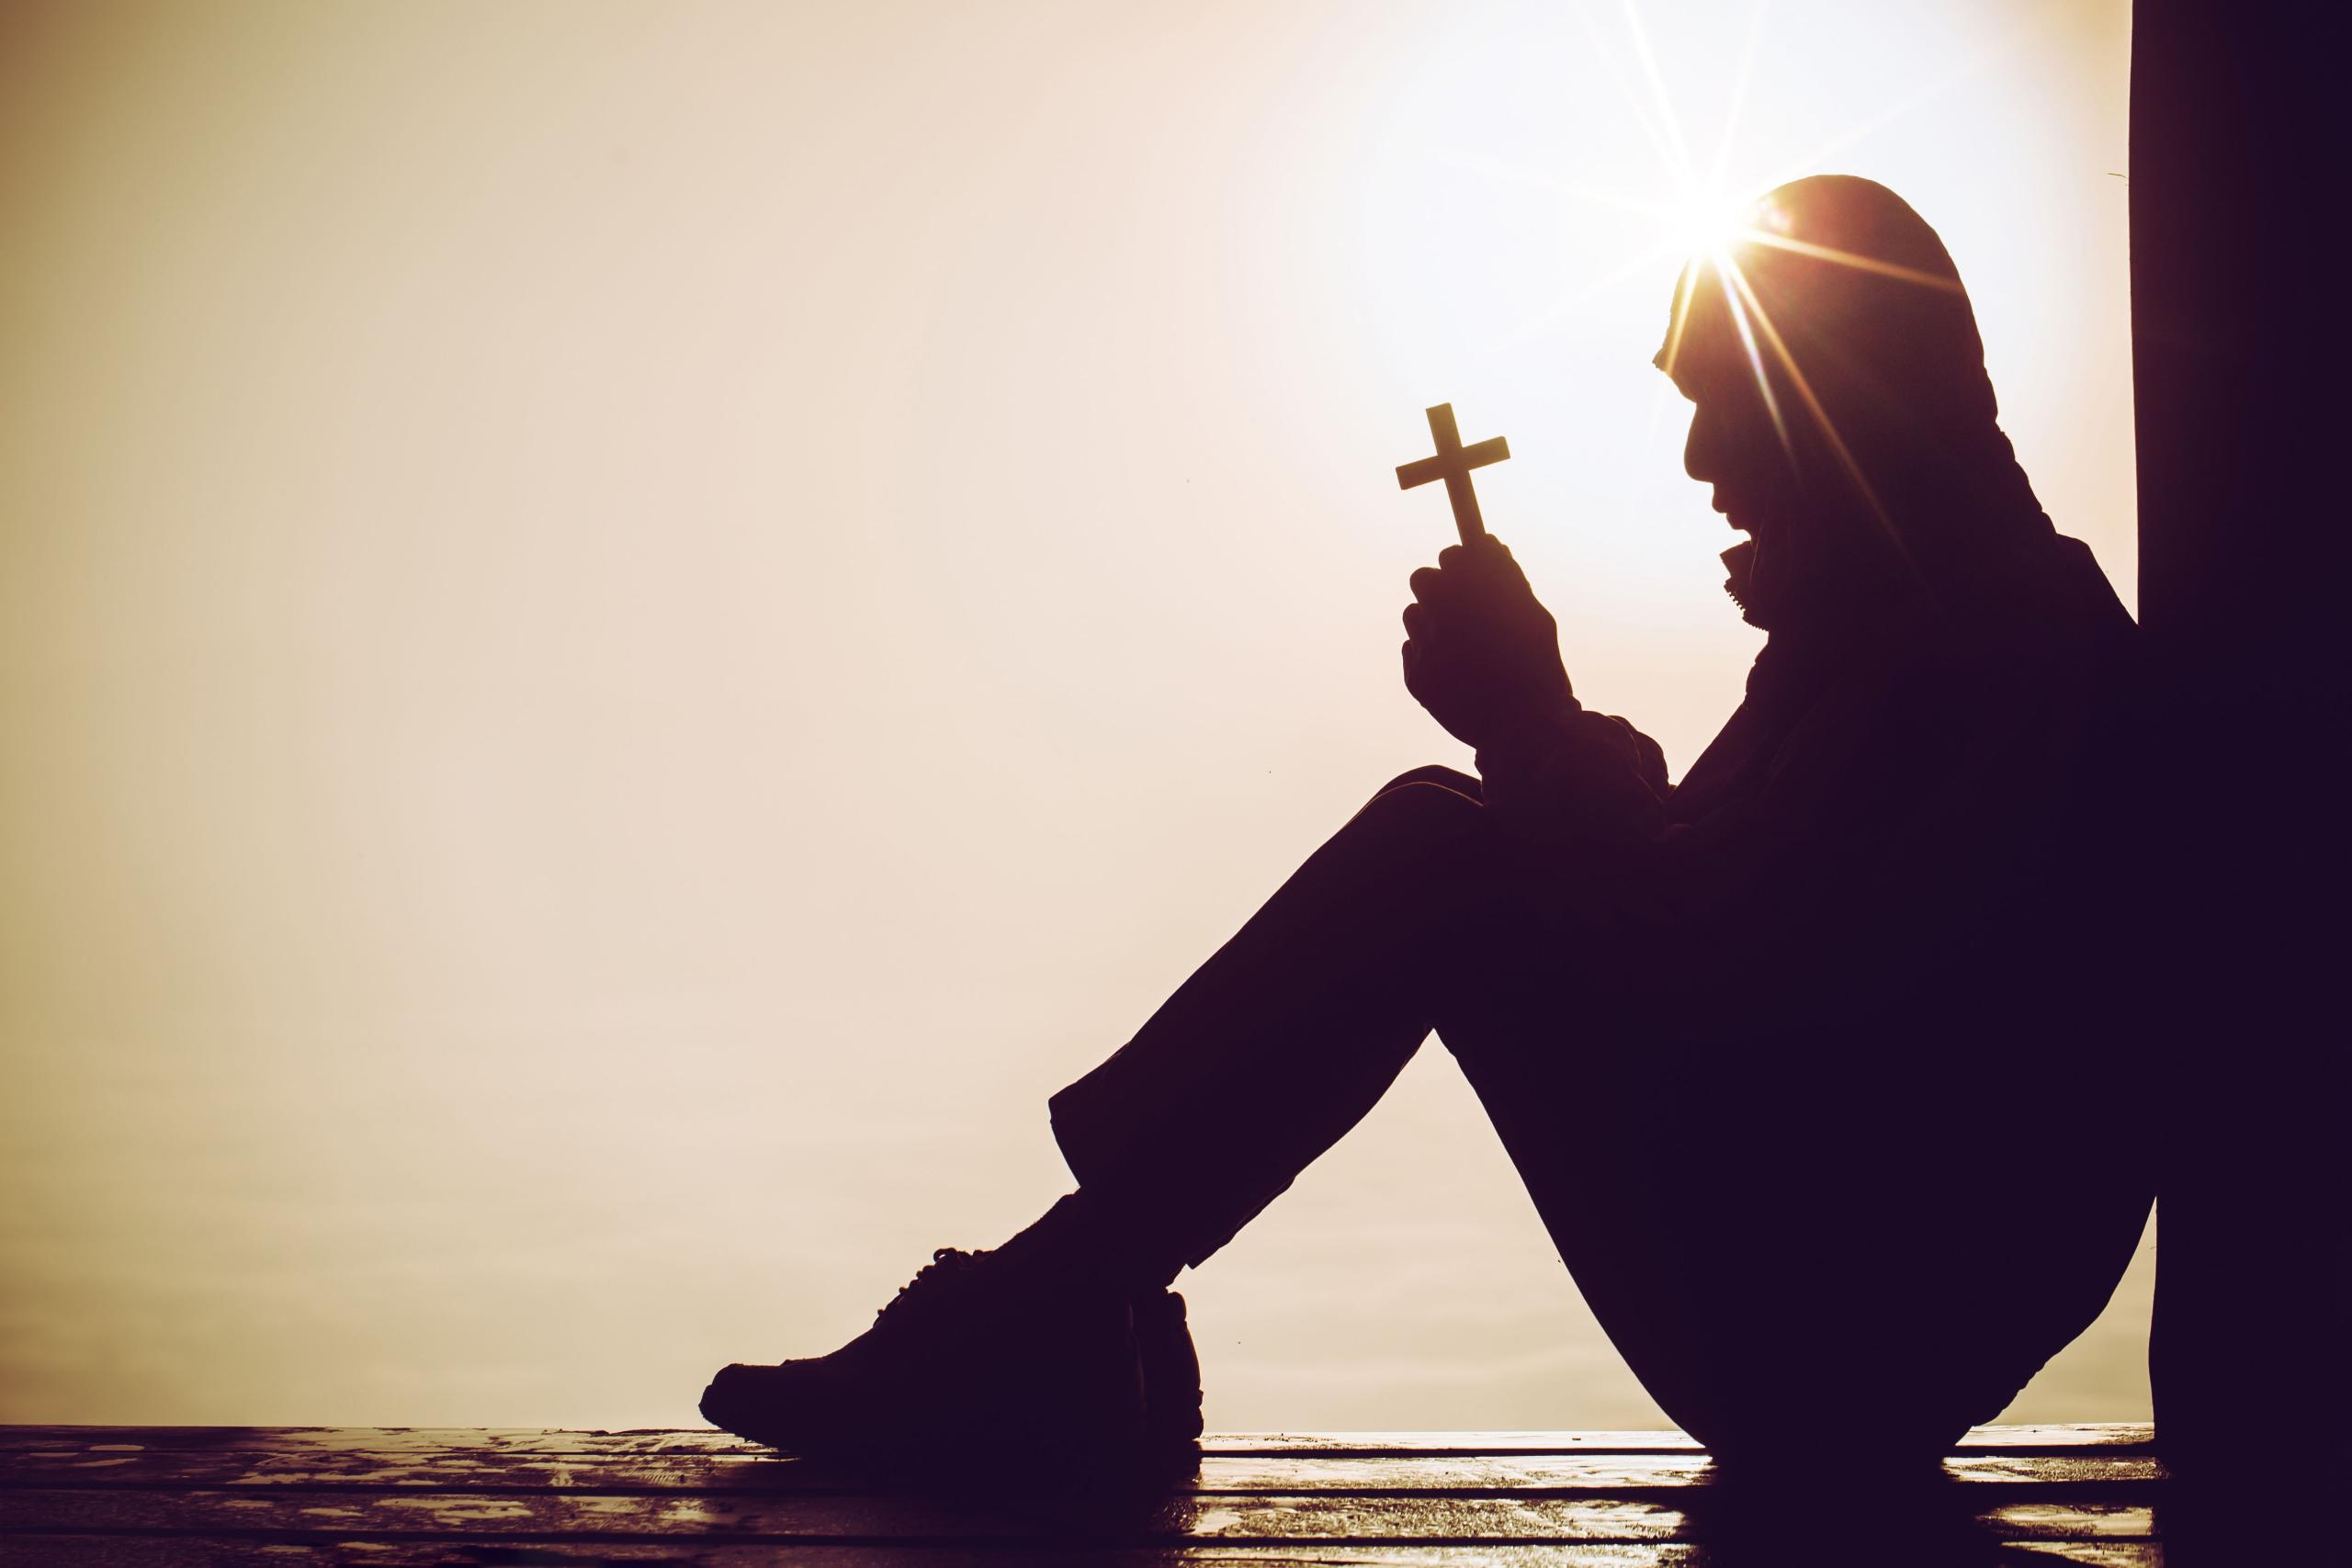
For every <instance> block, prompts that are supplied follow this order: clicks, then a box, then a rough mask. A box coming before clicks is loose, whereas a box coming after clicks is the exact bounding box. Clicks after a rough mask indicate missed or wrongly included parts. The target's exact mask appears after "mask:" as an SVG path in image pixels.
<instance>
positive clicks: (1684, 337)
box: [1657, 175, 2052, 631]
mask: <svg viewBox="0 0 2352 1568" xmlns="http://www.w3.org/2000/svg"><path fill="white" fill-rule="evenodd" d="M1657 364H1658V367H1660V368H1661V369H1663V370H1665V371H1666V372H1667V374H1668V375H1669V376H1671V377H1672V378H1674V381H1675V384H1676V386H1677V387H1678V388H1679V389H1681V390H1682V391H1683V393H1684V394H1685V395H1686V396H1688V397H1689V398H1690V399H1691V401H1692V402H1693V403H1694V404H1695V405H1696V407H1695V409H1694V412H1693V414H1692V418H1691V438H1690V443H1689V446H1688V447H1687V448H1686V450H1685V453H1684V467H1685V468H1687V470H1688V471H1689V472H1690V474H1691V478H1693V479H1698V480H1700V481H1701V482H1702V483H1704V484H1707V485H1709V486H1711V487H1713V500H1714V505H1715V509H1716V510H1717V511H1719V512H1721V513H1724V515H1725V517H1726V518H1727V519H1728V521H1729V522H1730V524H1731V525H1732V526H1733V527H1734V528H1736V529H1739V530H1741V531H1743V532H1745V533H1746V534H1747V536H1748V542H1747V543H1746V544H1742V545H1738V546H1735V547H1733V548H1732V549H1731V550H1729V551H1726V552H1725V555H1724V560H1725V564H1726V565H1727V566H1729V567H1730V568H1731V570H1732V581H1731V582H1730V583H1729V584H1728V585H1727V586H1729V587H1730V588H1731V590H1732V592H1733V594H1734V597H1736V598H1737V599H1739V600H1740V602H1741V604H1742V607H1743V608H1744V610H1745V611H1746V612H1747V618H1748V619H1749V620H1750V621H1752V622H1754V623H1755V624H1757V625H1758V626H1767V627H1770V628H1773V629H1774V630H1776V631H1777V630H1781V629H1783V628H1797V629H1810V628H1813V627H1815V626H1830V625H1839V624H1850V623H1853V622H1856V621H1858V620H1859V621H1870V622H1882V621H1885V620H1888V619H1890V618H1895V619H1903V620H1908V619H1912V618H1915V617H1917V616H1920V615H1973V613H1975V612H1977V611H1980V610H1982V609H1984V608H1985V604H1986V601H1987V598H1988V596H1990V597H1994V598H1997V597H1998V596H1999V595H2000V594H2001V593H2002V592H2003V591H2004V589H2005V587H2006V586H2008V585H2010V584H2013V583H2014V582H2015V581H2018V578H2019V576H2020V574H2029V575H2030V574H2032V573H2034V571H2035V570H2036V567H2037V565H2038V563H2039V561H2040V558H2041V557H2042V556H2043V555H2044V553H2045V552H2046V550H2047V547H2048V546H2049V545H2050V543H2051V541H2052V533H2051V528H2050V522H2049V519H2048V518H2047V517H2045V516H2043V515H2042V513H2041V506H2040V504H2039V503H2038V502H2036V501H2035V500H2034V497H2033V491H2032V487H2031V486H2030V484H2029V483H2028V482H2027V479H2026V477H2025V475H2024V473H2023V472H2022V471H2020V470H2019V468H2018V465H2017V460H2016V457H2015V455H2014V454H2013V453H2012V451H2011V449H2010V446H2009V443H2008V440H2007V437H2006V436H2004V435H2003V434H2001V430H2000V426H1999V424H1998V423H1997V421H1996V404H1995V401H1994V397H1993V386H1992V382H1991V381H1990V380H1989V379H1988V378H1986V376H1985V345H1984V341H1983V339H1982V338H1981V337H1979V335H1978V333H1977V330H1976V317H1975V313H1974V311H1973V310H1972V309H1971V308H1970V305H1969V301H1968V295H1967V293H1966V291H1965V290H1964V289H1963V288H1962V287H1961V281H1960V274H1959V272H1958V270H1957V269H1956V268H1955V267H1954V266H1953V265H1952V261H1951V255H1950V254H1949V253H1947V252H1946V251H1945V249H1944V246H1943V242H1942V241H1941V240H1939V238H1937V236H1936V231H1934V230H1933V229H1930V228H1929V227H1928V225H1927V223H1926V222H1925V221H1924V220H1922V219H1921V218H1920V217H1919V215H1918V214H1917V213H1916V212H1914V211H1913V210H1912V209H1911V208H1910V207H1909V205H1908V204H1906V203H1905V201H1904V200H1903V198H1902V197H1898V196H1896V195H1895V194H1894V192H1893V191H1890V190H1888V189H1887V188H1886V187H1885V186H1880V185H1876V184H1873V183H1872V182H1871V181H1869V180H1862V179H1855V178H1852V177H1849V176H1845V175H1821V176H1816V177H1815V178H1811V179H1804V180H1798V181H1795V182H1793V183H1792V184H1790V185H1785V186H1781V187H1780V188H1779V189H1777V190H1774V191H1772V192H1771V193H1770V195H1768V196H1765V197H1761V198H1760V199H1759V200H1758V201H1757V202H1756V203H1755V205H1754V207H1753V208H1752V209H1750V211H1749V212H1748V213H1747V215H1746V217H1745V220H1744V223H1743V226H1742V227H1741V228H1739V229H1738V230H1737V231H1735V234H1734V237H1733V238H1732V239H1730V240H1729V241H1728V242H1727V243H1726V244H1725V245H1724V247H1723V248H1721V249H1719V250H1717V251H1715V252H1713V254H1708V255H1703V256H1701V257H1699V258H1697V259H1695V260H1694V261H1693V262H1692V263H1691V265H1690V266H1688V267H1686V268H1685V269H1684V272H1683V276H1682V281H1681V283H1680V285H1679V287H1678V288H1677V289H1676V291H1675V298H1674V306H1673V314H1672V319H1671V322H1670V325H1669V327H1668V334H1667V342H1666V346H1665V347H1664V348H1663V349H1661V350H1660V351H1659V354H1658V356H1657Z"/></svg>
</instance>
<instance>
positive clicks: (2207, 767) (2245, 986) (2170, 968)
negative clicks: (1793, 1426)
mask: <svg viewBox="0 0 2352 1568" xmlns="http://www.w3.org/2000/svg"><path fill="white" fill-rule="evenodd" d="M2334 15H2335V7H2334V6H2316V5H2297V6H2287V5H2265V4H2259V3H2257V4H2233V5H2220V4H2177V3H2176V4H2162V3H2152V0H2140V3H2139V4H2137V5H2136V6H2134V10H2133V17H2132V28H2133V36H2132V46H2131V291H2132V299H2131V318H2132V341H2133V381H2134V389H2135V398H2136V400H2137V411H2138V412H2137V421H2138V440H2139V489H2140V551H2141V577H2140V604H2141V616H2142V620H2143V624H2144V625H2145V626H2146V627H2147V628H2148V631H2149V634H2150V637H2151V640H2152V642H2153V643H2154V647H2155V649H2156V650H2157V654H2158V658H2159V661H2160V671H2161V680H2160V692H2161V697H2160V707H2159V716H2158V725H2157V734H2158V737H2159V745H2158V755H2159V757H2160V758H2162V759H2163V763H2162V768H2161V772H2162V773H2163V774H2164V775H2165V776H2163V777H2162V779H2161V784H2162V785H2163V790H2164V794H2163V795H2162V800H2163V805H2164V808H2163V809H2162V810H2161V811H2160V812H2159V813H2158V815H2157V818H2156V821H2157V826H2156V827H2155V828H2154V829H2152V831H2151V832H2150V834H2149V838H2150V842H2149V843H2148V846H2147V850H2148V857H2149V863H2150V864H2151V865H2152V866H2154V867H2155V868H2156V869H2157V870H2158V872H2159V874H2160V875H2161V876H2162V877H2164V878H2165V881H2166V882H2167V884H2168V885H2169V886H2171V888H2172V890H2173V891H2174V892H2175V893H2177V895H2178V897H2177V899H2176V900H2171V901H2168V902H2167V904H2166V906H2165V921H2164V929H2162V930H2160V931H2156V932H2154V933H2153V934H2152V935H2151V937H2150V940H2149V942H2148V953H2147V957H2148V963H2147V965H2146V970H2145V974H2144V977H2143V979H2144V986H2145V991H2144V993H2143V994H2144V997H2145V998H2146V999H2147V1001H2148V1002H2149V1003H2150V1007H2151V1011H2150V1019H2151V1022H2150V1024H2149V1025H2148V1028H2149V1032H2150V1037H2151V1046H2152V1057H2153V1060H2152V1065H2153V1066H2154V1067H2155V1068H2156V1070H2158V1071H2159V1072H2161V1073H2162V1074H2163V1075H2164V1085H2165V1096H2164V1099H2165V1105H2166V1110H2165V1114H2164V1116H2163V1117H2162V1118H2161V1119H2160V1125H2159V1127H2158V1128H2157V1129H2156V1130H2155V1133H2156V1136H2157V1139H2158V1145H2159V1155H2160V1157H2161V1160H2162V1171H2161V1175H2160V1179H2159V1182H2160V1191H2159V1199H2158V1210H2157V1213H2158V1222H2157V1224H2158V1229H2157V1287H2156V1332H2155V1340H2154V1345H2153V1347H2152V1349H2151V1357H2152V1371H2153V1372H2154V1379H2155V1395H2156V1416H2157V1422H2158V1436H2159V1439H2160V1441H2162V1442H2163V1443H2164V1445H2165V1448H2166V1450H2167V1454H2168V1457H2171V1458H2174V1459H2176V1460H2177V1461H2187V1462H2203V1463H2221V1462H2224V1461H2225V1460H2226V1459H2228V1458H2230V1457H2235V1456H2238V1455H2241V1454H2243V1453H2244V1451H2245V1450H2246V1449H2248V1448H2249V1447H2250V1446H2258V1447H2260V1448H2261V1449H2263V1450H2267V1453H2268V1454H2269V1455H2270V1456H2271V1457H2272V1458H2273V1459H2275V1457H2276V1456H2277V1454H2278V1451H2279V1450H2278V1447H2277V1446H2276V1445H2278V1444H2279V1443H2281V1442H2286V1441H2313V1442H2316V1441H2324V1440H2332V1441H2335V1442H2338V1443H2340V1442H2341V1440H2342V1439H2341V1438H2332V1439H2331V1438H2329V1434H2331V1433H2335V1432H2341V1431H2343V1430H2344V1429H2346V1427H2347V1425H2352V1405H2348V1404H2347V1395H2348V1394H2352V1390H2348V1389H2347V1383H2346V1376H2345V1367H2346V1355H2345V1346H2346V1336H2347V1334H2352V1323H2347V1321H2346V1293H2345V1291H2346V1286H2345V1278H2346V1275H2345V1255H2346V1239H2347V1238H2346V1228H2347V1220H2346V1207H2345V1201H2344V1199H2345V1194H2346V1187H2345V1181H2344V1175H2343V1172H2344V1168H2345V1167H2346V1164H2347V1162H2352V1153H2348V1152H2347V1150H2346V1136H2345V1126H2344V1102H2343V1098H2342V1077H2343V1068H2342V1058H2343V1042H2344V1040H2345V1038H2346V1034H2347V1029H2346V1023H2345V1015H2346V1006H2347V998H2346V996H2345V995H2344V993H2345V990H2346V985H2345V983H2344V982H2342V981H2339V980H2337V979H2335V976H2337V975H2341V974H2345V973H2346V972H2347V971H2352V964H2347V962H2346V954H2345V953H2344V951H2343V950H2344V938H2343V928H2344V925H2345V921H2344V919H2343V916H2342V913H2341V909H2342V904H2343V899H2344V886H2343V869H2344V857H2343V854H2342V844H2343V837H2342V830H2341V829H2340V827H2339V826H2338V824H2339V822H2340V820H2341V819H2342V818H2343V817H2344V816H2345V814H2346V807H2345V805H2344V804H2343V803H2342V802H2341V800H2340V799H2339V795H2340V793H2341V791H2340V783H2339V781H2341V780H2342V778H2343V776H2344V775H2343V773H2341V771H2340V769H2339V768H2338V766H2337V764H2336V761H2335V757H2336V753H2337V751H2338V750H2339V747H2338V745H2337V743H2336V733H2337V730H2338V729H2339V728H2340V725H2341V715H2342V713H2343V710H2344V706H2345V704H2344V701H2343V697H2342V694H2341V693H2342V684H2343V683H2342V677H2341V666H2342V656H2341V653H2340V651H2339V644H2340V641H2341V639H2342V637H2343V636H2344V635H2345V628H2346V626H2352V615H2346V612H2345V609H2344V604H2345V601H2346V597H2347V588H2346V581H2345V578H2346V570H2345V568H2344V565H2343V562H2344V560H2345V558H2346V550H2345V538H2346V533H2347V531H2352V530H2348V529H2347V525H2352V515H2347V514H2352V431H2347V430H2346V395H2345V389H2346V383H2347V368H2346V367H2347V361H2346V357H2345V338H2346V333H2345V331H2344V327H2343V321H2344V320H2345V318H2346V315H2347V313H2352V251H2348V250H2347V249H2346V244H2345V243H2344V241H2343V240H2342V239H2341V238H2340V237H2339V236H2338V234H2337V233H2336V231H2337V230H2340V229H2344V228H2346V227H2352V209H2347V207H2346V168H2345V164H2344V162H2343V160H2344V154H2345V147H2344V142H2345V137H2344V131H2343V126H2344V119H2345V110H2346V96H2347V94H2352V80H2347V78H2346V67H2345V65H2344V63H2343V62H2344V61H2345V58H2346V57H2345V54H2344V51H2343V50H2342V48H2341V46H2340V44H2339V43H2338V42H2337V41H2336V40H2335V39H2334V38H2333V37H2332V36H2330V35H2331V34H2332V33H2333V32H2335V31H2337V30H2340V28H2329V27H2327V26H2325V25H2324V18H2328V17H2333V16H2334Z"/></svg>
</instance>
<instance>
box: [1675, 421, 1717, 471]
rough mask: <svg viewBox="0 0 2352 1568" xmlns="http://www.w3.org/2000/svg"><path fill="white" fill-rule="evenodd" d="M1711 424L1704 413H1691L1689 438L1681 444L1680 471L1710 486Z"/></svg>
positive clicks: (1712, 450)
mask: <svg viewBox="0 0 2352 1568" xmlns="http://www.w3.org/2000/svg"><path fill="white" fill-rule="evenodd" d="M1712 423H1713V422H1712V421H1710V420H1709V419H1708V418H1707V416H1706V415H1705V414H1704V413H1701V412H1694V413H1692V414H1691V434H1690V437H1689V438H1688V439H1687V440H1685V441H1684V442H1683V443H1682V471H1683V472H1684V473H1686V474H1689V475H1690V476H1691V478H1692V479H1697V480H1698V481H1699V482H1700V483H1701V484H1711V483H1713V481H1714V478H1715V449H1714V441H1713V434H1714V433H1713V429H1712V428H1711V425H1712Z"/></svg>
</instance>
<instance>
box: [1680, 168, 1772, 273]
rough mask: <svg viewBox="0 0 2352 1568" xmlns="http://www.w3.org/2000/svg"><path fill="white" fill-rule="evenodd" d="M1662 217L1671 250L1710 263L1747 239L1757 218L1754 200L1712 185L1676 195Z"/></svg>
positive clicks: (1727, 253) (1701, 186) (1726, 254)
mask: <svg viewBox="0 0 2352 1568" xmlns="http://www.w3.org/2000/svg"><path fill="white" fill-rule="evenodd" d="M1664 216H1665V219H1666V224H1667V228H1668V231H1669V232H1670V233H1671V235H1672V238H1671V240H1670V241H1669V243H1670V244H1671V245H1672V247H1673V248H1674V249H1676V250H1678V251H1679V252H1680V253H1681V254H1683V255H1685V256H1701V257H1705V258H1706V259H1708V260H1710V261H1714V260H1719V259H1722V258H1724V257H1727V256H1728V255H1729V254H1730V252H1731V247H1732V245H1733V243H1734V242H1736V241H1738V240H1740V239H1744V238H1746V237H1747V235H1748V234H1749V233H1750V232H1751V231H1753V230H1754V229H1755V227H1756V225H1757V221H1758V213H1757V210H1756V202H1755V198H1754V197H1750V196H1742V195H1738V194H1736V193H1734V192H1732V191H1729V190H1726V189H1724V188H1723V187H1722V186H1712V185H1691V186H1686V187H1685V188H1684V189H1682V190H1680V191H1679V192H1677V193H1676V194H1675V196H1674V197H1673V198H1672V200H1671V201H1670V202H1669V203H1668V207H1667V210H1666V213H1665V215H1664Z"/></svg>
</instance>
